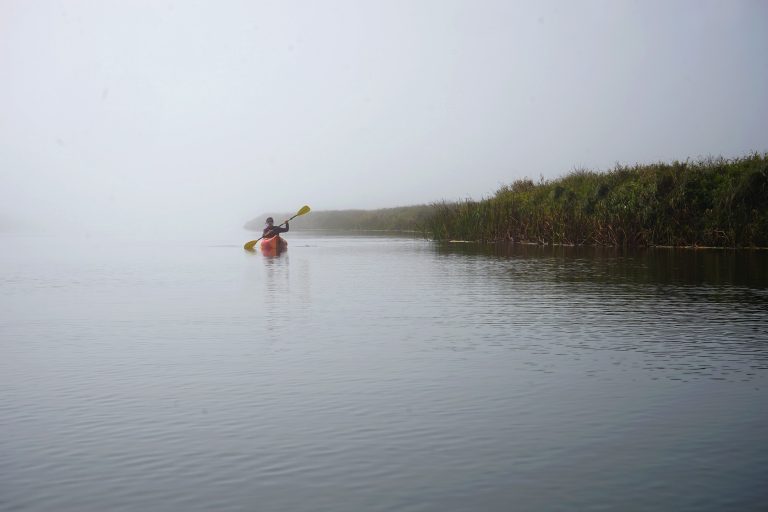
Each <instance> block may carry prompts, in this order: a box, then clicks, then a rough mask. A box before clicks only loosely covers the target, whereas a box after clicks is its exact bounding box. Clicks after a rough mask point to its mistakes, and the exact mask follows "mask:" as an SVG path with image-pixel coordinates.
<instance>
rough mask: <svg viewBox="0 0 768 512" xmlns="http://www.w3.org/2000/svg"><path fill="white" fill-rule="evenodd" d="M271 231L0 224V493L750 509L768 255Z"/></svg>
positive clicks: (341, 504) (325, 503) (758, 434)
mask: <svg viewBox="0 0 768 512" xmlns="http://www.w3.org/2000/svg"><path fill="white" fill-rule="evenodd" d="M286 236H287V235H286ZM290 244H291V245H290V249H289V251H288V252H286V253H284V254H282V255H280V256H279V257H264V255H262V254H260V253H245V252H244V251H242V248H241V244H234V243H232V244H217V243H212V242H211V241H205V242H204V243H187V244H179V243H169V242H158V243H157V244H144V245H142V244H136V243H133V244H131V243H125V244H119V245H118V244H113V243H107V242H103V241H99V240H95V239H93V240H87V241H78V243H72V242H69V243H61V242H60V241H58V243H52V241H50V240H47V239H35V238H23V237H22V238H19V237H16V238H14V237H0V311H2V313H0V350H2V353H1V355H2V357H0V389H2V393H0V432H2V434H0V475H2V477H1V478H0V510H23V509H29V510H37V511H45V510H55V511H83V510H85V511H88V510H200V511H203V510H254V509H256V510H266V511H271V510H291V511H313V512H314V511H333V512H345V511H350V512H352V511H355V512H356V511H360V510H366V511H386V510H392V511H394V510H397V511H454V510H455V511H464V510H467V511H469V510H484V511H496V510H499V511H501V510H624V509H631V510H648V511H651V510H652V511H658V510H674V511H681V510H691V511H693V510H696V511H701V510H712V511H720V510H740V511H741V510H762V509H763V508H764V504H765V502H766V499H768V495H766V491H765V486H764V481H763V480H764V478H763V477H762V474H763V473H764V468H765V467H766V465H767V464H768V442H766V441H768V439H766V433H765V432H766V430H765V424H766V421H768V410H767V408H766V407H765V405H766V403H767V400H766V398H767V397H766V390H768V386H767V384H768V342H767V341H766V340H768V280H767V279H768V278H767V277H766V273H767V272H768V252H759V251H753V252H750V251H744V252H735V251H674V250H645V251H637V252H621V251H613V250H604V249H585V248H578V249H577V248H551V247H548V248H543V247H533V246H519V245H518V246H503V247H502V246H468V245H449V244H444V245H443V244H434V243H430V242H426V241H423V240H419V239H415V238H411V239H405V238H401V239H398V238H392V237H374V236H368V237H343V236H314V235H302V234H300V233H294V232H291V233H290ZM52 247H55V248H56V250H51V248H52Z"/></svg>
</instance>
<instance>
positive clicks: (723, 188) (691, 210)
mask: <svg viewBox="0 0 768 512" xmlns="http://www.w3.org/2000/svg"><path fill="white" fill-rule="evenodd" d="M423 227H424V228H425V230H426V232H427V233H428V234H429V235H430V236H431V237H432V238H435V239H440V240H447V239H461V240H476V241H498V240H514V241H520V242H534V243H539V244H566V245H585V244H586V245H608V246H649V245H673V246H697V245H698V246H716V247H749V246H762V247H765V246H768V154H763V155H760V154H757V153H755V154H752V155H749V156H746V157H743V158H737V159H733V160H726V159H724V158H709V159H704V160H699V161H695V162H687V161H686V162H673V163H671V164H667V163H657V164H652V165H636V166H634V167H627V166H620V165H619V166H616V167H615V168H614V169H613V170H611V171H609V172H606V173H598V172H592V171H587V170H579V171H575V172H573V173H571V174H569V175H567V176H565V177H563V178H560V179H557V180H552V181H541V182H539V183H534V182H533V181H531V180H528V179H523V180H518V181H515V182H514V183H512V184H511V185H506V186H503V187H501V188H500V189H499V190H498V191H497V192H496V193H495V195H494V196H493V197H490V198H487V199H484V200H481V201H471V200H468V201H460V202H441V203H436V204H434V205H433V211H432V215H431V216H429V217H428V218H427V219H426V220H425V222H424V224H423Z"/></svg>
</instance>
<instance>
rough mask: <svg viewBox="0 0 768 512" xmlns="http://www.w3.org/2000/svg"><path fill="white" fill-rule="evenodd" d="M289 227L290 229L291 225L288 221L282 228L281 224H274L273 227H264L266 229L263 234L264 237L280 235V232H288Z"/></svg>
mask: <svg viewBox="0 0 768 512" xmlns="http://www.w3.org/2000/svg"><path fill="white" fill-rule="evenodd" d="M288 229H290V226H289V225H288V223H287V222H286V223H285V227H284V228H281V227H280V226H272V227H271V228H270V227H269V226H267V227H266V228H264V231H262V236H263V237H264V238H271V237H273V236H275V235H279V234H280V233H287V232H288Z"/></svg>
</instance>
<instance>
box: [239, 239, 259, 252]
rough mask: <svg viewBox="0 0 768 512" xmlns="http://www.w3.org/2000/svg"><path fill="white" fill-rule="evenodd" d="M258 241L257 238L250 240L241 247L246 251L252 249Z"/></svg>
mask: <svg viewBox="0 0 768 512" xmlns="http://www.w3.org/2000/svg"><path fill="white" fill-rule="evenodd" d="M258 242H259V241H258V240H251V241H250V242H246V243H245V245H244V246H243V249H245V250H246V251H253V250H254V248H255V247H256V244H257V243H258Z"/></svg>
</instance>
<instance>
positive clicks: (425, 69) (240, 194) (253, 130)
mask: <svg viewBox="0 0 768 512" xmlns="http://www.w3.org/2000/svg"><path fill="white" fill-rule="evenodd" d="M767 91H768V2H765V1H762V0H755V1H729V0H721V1H703V0H701V1H699V0H697V1H647V0H643V1H636V2H630V1H624V2H621V1H614V0H610V1H602V2H596V1H550V2H533V1H531V2H521V1H511V0H508V1H479V0H473V1H445V0H434V1H427V0H406V1H394V0H380V1H364V0H351V1H330V0H328V1H324V0H316V1H304V2H301V1H290V2H289V1H282V0H280V1H274V2H259V1H253V0H243V1H236V0H231V1H214V0H211V1H191V0H190V1H171V0H166V1H162V2H161V1H137V0H130V1H128V0H126V1H104V0H93V1H78V0H65V1H47V0H0V228H2V227H3V225H4V224H5V225H8V224H12V223H20V224H23V225H27V226H33V225H37V226H43V225H46V224H47V225H49V226H51V225H53V226H55V228H56V229H75V228H81V229H87V230H107V229H119V230H122V231H128V232H130V231H136V232H139V231H142V230H147V229H150V230H179V229H184V230H189V229H202V228H207V229H216V228H217V227H219V226H228V227H231V226H237V227H239V226H241V225H242V223H243V222H245V221H246V220H248V219H250V218H251V217H253V216H255V215H257V214H259V213H261V212H264V211H291V210H297V209H298V208H299V207H300V206H302V205H303V204H309V205H311V206H312V207H313V209H343V208H379V207H389V206H402V205H409V204H416V203H428V202H432V201H437V200H441V199H461V198H466V197H473V198H480V197H483V196H488V195H491V194H492V193H493V192H494V191H495V190H496V188H498V186H499V185H501V184H504V183H509V182H511V181H513V180H514V179H516V178H521V177H525V176H528V177H531V178H534V179H537V178H538V177H539V176H540V175H543V176H545V177H547V178H553V177H557V176H561V175H563V174H565V173H567V172H568V171H570V170H571V169H573V168H575V167H588V168H593V169H606V168H609V167H611V166H613V164H614V163H616V162H620V163H629V164H632V163H636V162H641V163H647V162H653V161H658V160H673V159H681V160H683V159H685V158H688V157H693V158H696V157H698V156H706V155H723V156H726V157H733V156H739V155H743V154H745V153H747V152H750V151H760V152H763V151H768V92H767Z"/></svg>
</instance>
